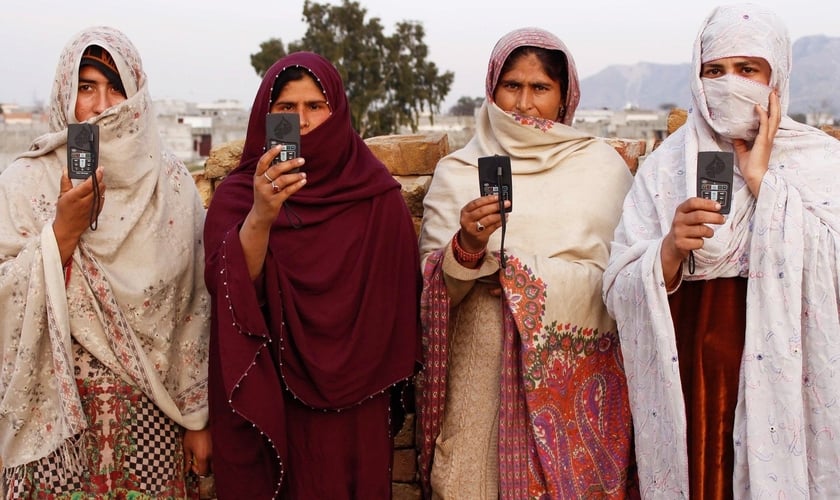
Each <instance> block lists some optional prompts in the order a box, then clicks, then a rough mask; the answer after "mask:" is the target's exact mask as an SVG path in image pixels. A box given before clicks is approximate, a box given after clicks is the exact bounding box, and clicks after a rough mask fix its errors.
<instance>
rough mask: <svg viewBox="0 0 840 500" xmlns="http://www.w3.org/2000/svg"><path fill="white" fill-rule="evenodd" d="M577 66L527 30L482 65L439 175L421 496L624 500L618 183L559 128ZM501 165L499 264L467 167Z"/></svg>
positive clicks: (580, 141)
mask: <svg viewBox="0 0 840 500" xmlns="http://www.w3.org/2000/svg"><path fill="white" fill-rule="evenodd" d="M578 88H579V87H578V78H577V72H576V69H575V65H574V61H573V59H572V57H571V54H570V53H569V51H568V49H566V47H565V45H564V44H563V43H562V42H561V41H560V40H559V39H558V38H557V37H555V36H554V35H552V34H550V33H548V32H546V31H543V30H540V29H535V28H526V29H520V30H516V31H513V32H511V33H509V34H507V35H505V36H504V37H502V38H501V39H500V40H499V41H498V43H497V44H496V47H495V48H494V50H493V53H492V55H491V58H490V63H489V65H488V71H487V85H486V97H487V99H486V101H485V103H484V105H483V106H482V107H481V110H480V111H479V116H478V121H477V130H476V135H475V137H474V138H473V139H472V140H471V141H470V142H469V143H468V144H467V145H466V146H465V147H464V148H463V149H461V150H458V151H455V152H454V153H452V154H451V155H449V156H447V157H446V158H444V159H443V160H441V162H440V163H439V164H438V166H437V169H436V171H435V176H434V179H433V181H432V185H431V187H430V190H429V193H428V195H427V196H426V198H425V201H424V205H425V212H424V220H423V228H422V234H421V240H420V249H421V255H422V257H423V262H424V290H423V297H422V306H421V307H422V311H421V315H422V322H423V334H424V370H423V372H422V374H421V376H420V377H421V380H420V381H419V384H420V387H419V389H418V390H419V408H418V412H419V427H418V432H419V433H420V435H419V446H420V448H421V450H420V451H421V458H420V466H421V474H422V479H423V483H424V488H425V493H426V496H427V497H428V496H435V497H441V498H471V499H496V498H503V499H516V500H520V499H524V498H544V497H545V496H549V497H551V498H582V497H587V496H598V497H602V498H623V497H626V496H630V495H632V492H633V484H634V479H635V474H634V471H633V453H632V429H631V422H630V413H629V406H628V400H627V392H626V385H625V379H624V373H623V370H622V365H621V358H620V356H619V348H618V337H617V334H616V330H615V323H614V322H613V320H612V319H611V318H610V317H609V315H608V314H607V311H606V308H605V307H604V304H603V302H602V301H601V294H600V286H601V276H602V272H603V269H604V267H605V266H606V263H607V258H608V251H609V248H608V244H609V240H610V237H611V235H612V232H613V230H614V228H615V224H616V223H617V222H618V218H619V209H620V204H621V199H622V198H623V197H624V194H625V193H626V192H627V189H628V188H629V186H630V182H631V179H632V177H631V175H630V172H629V170H628V169H627V166H626V165H625V163H624V162H623V161H622V159H621V158H620V157H619V156H618V154H617V153H616V152H615V151H614V150H613V149H612V148H611V147H610V146H609V145H607V144H605V143H604V142H602V141H599V140H597V139H595V138H593V137H591V136H588V135H586V134H583V133H581V132H578V131H576V130H574V129H573V128H571V127H570V126H569V124H571V123H572V120H573V117H574V112H575V108H576V107H577V104H578V101H579V98H580V94H579V90H578ZM494 154H498V155H507V156H510V158H511V165H512V171H513V193H514V202H513V205H514V209H513V212H511V213H510V214H509V218H508V219H507V221H506V225H507V227H506V235H505V240H504V241H505V246H504V251H505V256H504V257H505V262H504V265H502V263H501V262H500V255H499V252H497V251H496V249H498V248H499V247H500V243H501V235H500V233H501V231H499V230H498V229H499V228H500V226H501V222H502V221H501V217H500V215H499V204H498V199H497V198H495V197H493V196H492V195H491V196H485V197H481V198H477V196H478V195H479V183H478V173H477V160H478V158H479V157H484V156H488V155H494Z"/></svg>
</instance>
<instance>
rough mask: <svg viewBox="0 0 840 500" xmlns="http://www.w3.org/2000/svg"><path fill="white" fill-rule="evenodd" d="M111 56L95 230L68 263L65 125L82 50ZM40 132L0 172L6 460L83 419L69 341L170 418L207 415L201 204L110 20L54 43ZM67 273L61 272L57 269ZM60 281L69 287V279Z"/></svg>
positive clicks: (53, 439)
mask: <svg viewBox="0 0 840 500" xmlns="http://www.w3.org/2000/svg"><path fill="white" fill-rule="evenodd" d="M91 45H98V46H100V47H102V48H104V49H105V50H107V51H108V53H109V54H110V55H111V56H112V58H113V60H114V62H115V64H116V67H117V68H118V69H119V74H120V78H121V80H122V82H123V83H124V85H125V90H126V93H127V97H128V99H127V100H126V101H124V102H122V103H120V104H117V105H116V106H113V107H111V108H109V109H107V110H105V111H104V112H103V113H102V114H101V115H99V116H97V117H94V118H91V119H90V120H89V121H90V122H91V123H95V124H97V125H98V126H99V129H100V148H99V153H100V162H99V164H100V165H101V166H102V168H103V169H104V171H105V178H104V179H105V183H106V184H107V186H108V190H107V201H106V202H105V205H104V208H103V210H102V212H101V214H100V215H99V224H98V229H97V230H96V231H90V230H88V231H85V232H84V233H83V234H82V237H81V239H80V241H79V244H78V246H77V248H76V250H75V252H74V253H73V256H72V263H71V264H70V266H69V269H68V270H65V269H63V268H62V264H63V263H62V262H61V258H60V256H59V251H58V246H57V244H56V239H55V235H54V233H53V231H52V221H53V220H54V217H55V210H56V200H57V199H58V196H59V185H60V184H59V181H60V178H61V175H62V173H64V172H65V170H66V168H67V167H66V154H67V152H66V142H67V125H68V123H75V122H76V118H75V102H76V96H77V91H78V81H79V65H80V60H81V57H82V53H83V52H84V51H85V49H86V48H87V47H89V46H91ZM49 123H50V132H49V133H47V134H45V135H44V136H42V137H39V138H38V139H36V140H35V141H34V143H33V145H32V147H31V150H30V151H29V152H27V153H25V154H23V155H22V156H21V158H19V159H18V160H17V161H15V162H14V163H12V164H11V165H10V166H9V167H8V168H7V169H6V170H4V171H3V173H2V175H0V191H2V196H0V200H2V202H0V303H2V308H3V315H2V318H0V323H1V324H0V332H2V335H0V343H2V345H0V351H2V352H3V353H4V354H3V358H2V364H0V394H2V402H0V453H2V460H3V466H4V467H6V468H7V469H9V468H15V467H17V466H20V465H22V464H26V463H29V462H32V461H34V460H38V459H40V458H42V457H45V456H47V455H49V454H50V453H52V452H54V451H56V450H62V451H66V452H67V453H62V454H60V455H61V456H65V457H67V456H71V455H72V454H73V453H72V451H71V450H69V449H68V447H67V446H68V443H69V440H71V438H73V437H75V436H78V435H80V434H81V433H82V432H84V430H85V429H86V427H87V425H88V421H87V417H86V416H85V415H84V413H83V410H82V406H81V401H80V399H79V394H78V391H77V389H76V381H75V376H74V373H73V357H72V356H73V352H72V349H71V337H72V338H73V340H75V341H76V342H78V343H79V344H80V345H81V346H82V347H84V348H85V349H86V350H88V351H89V352H90V353H91V354H92V355H93V356H94V357H96V358H97V359H98V360H99V361H101V362H102V363H103V364H104V365H105V366H106V367H108V368H109V369H110V370H112V371H113V372H114V373H116V374H118V375H120V376H121V377H122V378H123V379H125V380H126V381H128V382H129V383H131V384H132V385H133V386H135V387H137V388H138V389H140V390H141V391H143V393H144V394H145V395H146V396H148V397H149V398H150V399H151V400H152V401H153V402H154V403H155V404H156V405H157V406H158V407H159V408H160V409H161V410H162V411H163V412H164V413H166V415H168V416H169V417H170V418H172V419H173V420H174V421H175V422H176V423H178V424H180V425H182V426H185V427H187V428H190V429H200V428H203V427H204V426H205V425H206V421H207V400H206V381H207V378H206V377H207V353H208V338H209V324H208V316H209V314H208V301H207V292H206V289H205V287H204V283H203V280H202V276H203V267H204V266H203V263H204V254H203V249H202V244H201V243H202V242H201V231H202V227H203V222H204V210H203V208H202V204H201V200H200V198H199V196H198V192H197V190H196V188H195V184H194V182H193V180H192V177H191V176H190V174H189V172H188V171H187V169H186V168H185V167H184V165H183V164H182V163H181V162H180V161H178V160H177V159H176V158H175V157H174V156H173V155H172V154H171V153H170V152H169V151H167V150H165V149H164V148H163V147H162V145H161V141H160V136H159V133H158V128H157V126H156V123H155V113H154V110H153V109H152V101H151V98H150V96H149V93H148V88H147V83H146V75H145V73H144V72H143V69H142V65H141V61H140V56H139V54H138V52H137V49H136V48H135V47H134V46H133V45H132V44H131V42H130V41H129V40H128V38H126V36H125V35H124V34H123V33H121V32H119V31H117V30H115V29H113V28H108V27H92V28H88V29H86V30H83V31H81V32H80V33H78V34H77V35H76V36H74V37H73V38H72V39H71V40H70V42H69V43H68V44H67V46H66V47H65V49H64V51H63V52H62V55H61V58H60V60H59V63H58V69H57V71H56V77H55V84H54V86H53V92H52V97H51V105H50V121H49ZM65 271H66V274H65ZM65 280H67V281H66V284H65Z"/></svg>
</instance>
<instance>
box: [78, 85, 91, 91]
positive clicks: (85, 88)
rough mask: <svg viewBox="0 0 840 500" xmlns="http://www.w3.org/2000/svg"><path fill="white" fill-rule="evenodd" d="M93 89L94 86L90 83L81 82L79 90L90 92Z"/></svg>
mask: <svg viewBox="0 0 840 500" xmlns="http://www.w3.org/2000/svg"><path fill="white" fill-rule="evenodd" d="M92 89H93V86H92V85H91V84H89V83H80V84H79V92H89V91H91V90H92Z"/></svg>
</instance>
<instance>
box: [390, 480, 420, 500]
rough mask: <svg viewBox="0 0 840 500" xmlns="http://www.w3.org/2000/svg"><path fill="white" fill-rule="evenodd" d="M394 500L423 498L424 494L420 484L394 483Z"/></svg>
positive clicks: (392, 494)
mask: <svg viewBox="0 0 840 500" xmlns="http://www.w3.org/2000/svg"><path fill="white" fill-rule="evenodd" d="M391 486H392V491H391V498H392V500H421V498H423V494H422V492H421V490H420V486H418V485H416V484H408V483H392V484H391Z"/></svg>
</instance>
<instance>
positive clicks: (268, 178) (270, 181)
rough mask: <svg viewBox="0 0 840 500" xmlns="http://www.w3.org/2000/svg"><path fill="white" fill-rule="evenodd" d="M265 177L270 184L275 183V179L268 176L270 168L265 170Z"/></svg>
mask: <svg viewBox="0 0 840 500" xmlns="http://www.w3.org/2000/svg"><path fill="white" fill-rule="evenodd" d="M263 177H265V180H267V181H268V183H269V184H272V185H273V184H274V179H272V178H271V177H269V176H268V170H266V171H265V172H263Z"/></svg>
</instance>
